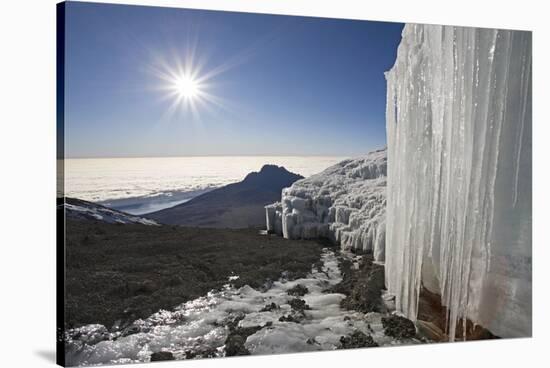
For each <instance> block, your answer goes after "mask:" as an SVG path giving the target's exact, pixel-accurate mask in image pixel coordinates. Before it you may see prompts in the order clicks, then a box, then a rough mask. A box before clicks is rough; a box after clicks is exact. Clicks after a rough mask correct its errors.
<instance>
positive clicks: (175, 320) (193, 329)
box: [66, 250, 419, 365]
mask: <svg viewBox="0 0 550 368" xmlns="http://www.w3.org/2000/svg"><path fill="white" fill-rule="evenodd" d="M348 256H349V255H348ZM322 261H323V266H322V268H321V269H318V268H316V267H314V268H312V271H311V273H310V274H309V275H308V277H306V278H302V279H298V280H294V281H286V280H285V279H284V278H283V279H281V280H279V281H276V282H274V283H273V284H272V285H270V287H269V288H268V289H267V290H264V291H259V290H255V289H253V288H251V287H249V286H244V287H242V288H240V289H236V288H234V287H233V286H232V285H231V280H234V279H235V278H236V277H237V276H236V275H231V276H228V284H227V285H225V287H224V289H223V290H221V291H212V292H210V293H208V295H206V296H204V297H201V298H198V299H195V300H192V301H189V302H187V303H184V304H182V305H180V306H179V307H177V308H175V310H174V311H172V312H169V311H159V312H158V313H155V314H153V315H152V316H150V317H149V318H147V319H145V320H137V321H135V322H134V323H133V324H132V325H131V326H129V327H127V328H125V329H123V330H121V331H115V332H109V331H108V330H107V329H106V328H105V327H104V326H101V325H88V326H84V327H81V328H78V329H73V330H69V331H67V332H66V338H67V343H66V358H67V364H68V365H91V364H123V363H132V362H148V361H150V359H151V354H153V353H157V352H161V351H163V352H170V353H172V354H173V356H174V358H175V359H186V358H188V357H193V356H195V357H200V356H205V355H208V356H224V355H225V341H226V338H227V337H228V334H229V328H228V327H227V326H228V324H229V322H230V321H233V320H235V319H240V321H239V322H238V326H239V327H242V328H246V327H254V326H259V330H258V331H257V332H255V333H253V334H252V335H250V336H248V338H246V342H245V344H244V346H245V348H246V349H248V351H249V352H250V353H251V354H272V353H289V352H302V351H316V350H332V349H336V348H338V347H339V346H340V338H341V337H342V336H345V335H350V334H351V333H353V332H354V331H356V330H359V331H362V332H363V333H365V334H368V335H371V336H372V338H373V339H374V341H375V342H376V343H378V344H379V345H380V346H388V345H398V344H410V343H418V342H419V341H418V340H416V339H401V340H397V339H395V338H392V337H388V336H386V335H385V334H384V329H383V327H382V322H381V317H382V316H383V315H382V314H379V313H368V314H363V313H360V312H355V311H347V310H343V309H341V308H340V301H341V300H342V299H343V298H344V295H343V294H335V293H331V292H326V291H327V289H328V288H329V287H330V286H333V285H336V284H337V283H339V282H340V281H341V280H342V275H341V273H340V270H339V268H338V261H337V258H336V256H335V254H334V252H332V251H330V250H325V251H324V252H323V255H322ZM297 285H302V286H304V287H306V288H307V289H308V292H307V293H306V294H305V295H304V296H303V297H301V298H302V299H303V300H305V302H306V303H307V304H308V305H309V306H310V309H309V310H305V311H304V317H303V318H302V319H301V320H300V321H299V322H281V321H279V319H280V318H281V317H283V316H289V315H293V313H295V312H293V311H292V308H291V306H290V304H289V301H290V300H292V299H293V298H294V297H292V296H289V295H288V290H290V289H292V288H293V287H296V286H297ZM271 303H275V304H276V305H277V306H279V308H275V309H272V310H266V309H265V307H266V305H270V304H271ZM294 315H295V314H294Z"/></svg>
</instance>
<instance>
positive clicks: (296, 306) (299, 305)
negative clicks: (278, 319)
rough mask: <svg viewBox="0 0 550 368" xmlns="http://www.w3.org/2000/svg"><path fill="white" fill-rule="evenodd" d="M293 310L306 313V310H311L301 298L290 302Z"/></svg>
mask: <svg viewBox="0 0 550 368" xmlns="http://www.w3.org/2000/svg"><path fill="white" fill-rule="evenodd" d="M288 304H289V305H290V307H291V308H292V310H294V311H296V312H302V313H303V312H304V311H305V310H309V309H311V308H310V307H309V305H307V304H306V301H305V300H303V299H299V298H294V299H292V300H290V301H289V302H288Z"/></svg>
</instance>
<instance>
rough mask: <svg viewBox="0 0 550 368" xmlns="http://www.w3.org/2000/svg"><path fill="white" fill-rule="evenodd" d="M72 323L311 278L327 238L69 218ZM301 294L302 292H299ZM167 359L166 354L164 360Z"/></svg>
mask: <svg viewBox="0 0 550 368" xmlns="http://www.w3.org/2000/svg"><path fill="white" fill-rule="evenodd" d="M66 226H67V229H66V233H67V237H66V307H65V308H66V309H65V312H66V320H65V328H72V327H78V326H80V325H84V324H91V323H100V324H103V325H105V326H106V327H107V328H109V329H110V328H112V327H113V326H114V325H115V324H116V323H118V324H119V326H121V327H122V326H124V325H125V324H126V323H129V322H132V321H134V320H136V319H138V318H145V317H148V316H149V315H151V314H152V313H154V312H156V311H158V310H159V309H171V308H173V307H175V306H177V305H179V304H181V303H184V302H185V301H187V300H191V299H194V298H197V297H199V296H203V295H205V294H206V293H207V292H208V291H210V290H212V289H218V288H220V287H221V286H222V285H223V284H226V283H227V282H228V281H227V278H228V276H230V275H233V274H234V275H239V276H240V278H239V279H238V280H236V281H233V283H234V284H235V285H236V286H237V287H240V286H242V285H245V284H248V285H250V286H252V287H254V288H259V287H262V286H263V285H265V284H266V283H269V281H270V280H277V279H279V278H280V276H281V272H283V271H286V272H285V274H286V277H287V278H289V279H294V278H299V277H304V276H306V275H307V273H308V272H310V271H311V267H312V265H313V264H316V263H318V262H319V260H320V254H321V250H322V248H323V247H326V246H327V243H326V242H318V241H307V240H287V239H282V238H280V237H276V236H266V235H259V234H258V230H255V229H245V230H231V229H204V228H190V227H179V226H145V225H138V224H135V225H134V224H125V225H116V224H107V223H101V222H93V221H78V220H69V219H68V220H67V223H66ZM298 292H300V290H299V291H298ZM158 358H159V359H162V358H164V359H166V358H167V357H160V356H159V357H158Z"/></svg>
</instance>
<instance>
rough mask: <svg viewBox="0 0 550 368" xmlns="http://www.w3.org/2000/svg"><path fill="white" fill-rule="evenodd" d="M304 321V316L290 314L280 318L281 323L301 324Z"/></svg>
mask: <svg viewBox="0 0 550 368" xmlns="http://www.w3.org/2000/svg"><path fill="white" fill-rule="evenodd" d="M303 319H304V316H303V315H298V314H289V315H287V316H282V317H281V318H279V322H293V323H300V322H301V321H302V320H303Z"/></svg>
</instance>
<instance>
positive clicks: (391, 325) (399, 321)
mask: <svg viewBox="0 0 550 368" xmlns="http://www.w3.org/2000/svg"><path fill="white" fill-rule="evenodd" d="M382 326H383V327H384V334H385V335H386V336H391V337H395V338H396V339H407V338H412V337H414V336H415V335H416V327H415V326H414V323H413V322H412V321H411V320H409V319H407V318H405V317H401V316H398V315H396V314H393V315H391V316H389V317H382Z"/></svg>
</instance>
